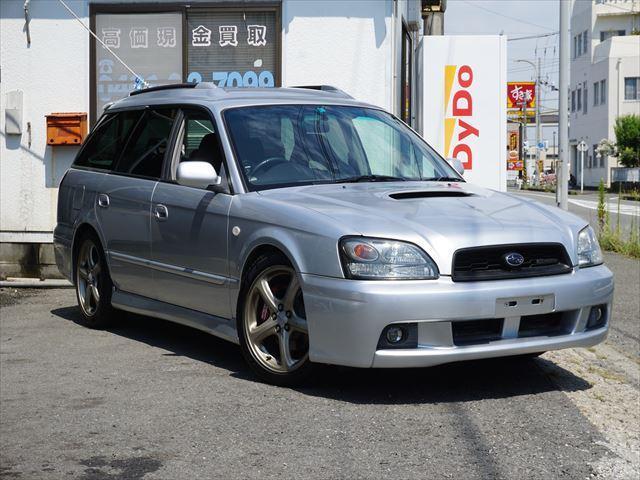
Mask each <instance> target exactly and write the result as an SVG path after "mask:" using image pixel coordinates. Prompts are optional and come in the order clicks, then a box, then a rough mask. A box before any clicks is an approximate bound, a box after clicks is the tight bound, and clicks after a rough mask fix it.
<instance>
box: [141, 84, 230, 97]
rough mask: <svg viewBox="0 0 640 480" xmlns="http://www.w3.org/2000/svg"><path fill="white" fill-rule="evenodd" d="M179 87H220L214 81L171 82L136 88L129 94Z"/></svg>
mask: <svg viewBox="0 0 640 480" xmlns="http://www.w3.org/2000/svg"><path fill="white" fill-rule="evenodd" d="M177 88H218V87H216V85H215V84H214V83H212V82H201V83H194V82H191V83H169V84H167V85H158V86H156V87H149V88H143V89H142V90H134V91H133V92H131V93H129V96H132V95H140V94H141V93H149V92H157V91H160V90H173V89H177Z"/></svg>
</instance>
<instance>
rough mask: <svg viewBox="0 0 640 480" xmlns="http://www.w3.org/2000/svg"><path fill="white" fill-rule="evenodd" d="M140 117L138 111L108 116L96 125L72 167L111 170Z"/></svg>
mask: <svg viewBox="0 0 640 480" xmlns="http://www.w3.org/2000/svg"><path fill="white" fill-rule="evenodd" d="M140 115H141V112H140V111H129V112H120V113H113V114H109V115H108V116H107V117H106V118H105V119H104V120H103V121H102V122H100V123H99V124H98V126H97V127H96V130H95V131H94V132H93V134H92V135H91V137H90V138H89V141H88V143H87V144H86V145H85V147H84V148H83V149H82V151H81V152H80V155H78V157H77V158H76V160H75V162H74V163H73V165H74V166H76V167H90V168H97V169H100V170H112V169H113V167H114V165H115V162H116V161H117V160H118V157H119V156H120V153H121V152H122V149H123V148H124V146H125V144H126V143H127V140H128V138H129V136H130V135H131V132H132V131H133V128H134V127H135V125H136V124H137V123H138V120H139V119H140Z"/></svg>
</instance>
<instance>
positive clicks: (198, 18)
mask: <svg viewBox="0 0 640 480" xmlns="http://www.w3.org/2000/svg"><path fill="white" fill-rule="evenodd" d="M187 23H188V28H189V30H188V33H189V43H188V52H187V56H188V62H187V65H188V76H187V81H188V82H215V83H216V85H218V86H220V87H274V86H275V85H276V66H277V55H278V48H279V47H278V31H277V28H276V14H275V12H269V11H264V12H257V11H247V12H240V11H238V12H219V11H214V10H212V11H194V12H189V14H188V15H187Z"/></svg>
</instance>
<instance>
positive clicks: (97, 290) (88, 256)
mask: <svg viewBox="0 0 640 480" xmlns="http://www.w3.org/2000/svg"><path fill="white" fill-rule="evenodd" d="M73 269H74V271H73V278H74V281H75V282H74V283H75V287H76V299H77V300H78V307H79V308H80V314H81V318H80V322H79V323H81V324H82V325H84V326H85V327H89V328H95V329H103V328H107V327H109V326H111V325H112V324H113V321H114V320H113V319H114V314H113V307H112V306H111V294H112V292H113V282H112V281H111V277H110V276H109V269H108V266H107V261H106V258H105V255H104V251H103V250H102V246H101V244H100V240H99V239H98V237H97V236H96V235H95V234H94V233H86V234H84V235H82V236H81V237H80V238H79V239H78V247H77V249H76V251H75V255H74V261H73Z"/></svg>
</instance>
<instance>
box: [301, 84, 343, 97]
mask: <svg viewBox="0 0 640 480" xmlns="http://www.w3.org/2000/svg"><path fill="white" fill-rule="evenodd" d="M289 88H305V89H307V90H320V91H323V92H329V93H334V94H336V95H340V96H341V97H344V98H353V97H352V96H351V95H349V94H348V93H347V92H345V91H344V90H340V89H339V88H336V87H334V86H332V85H295V86H292V87H289Z"/></svg>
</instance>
